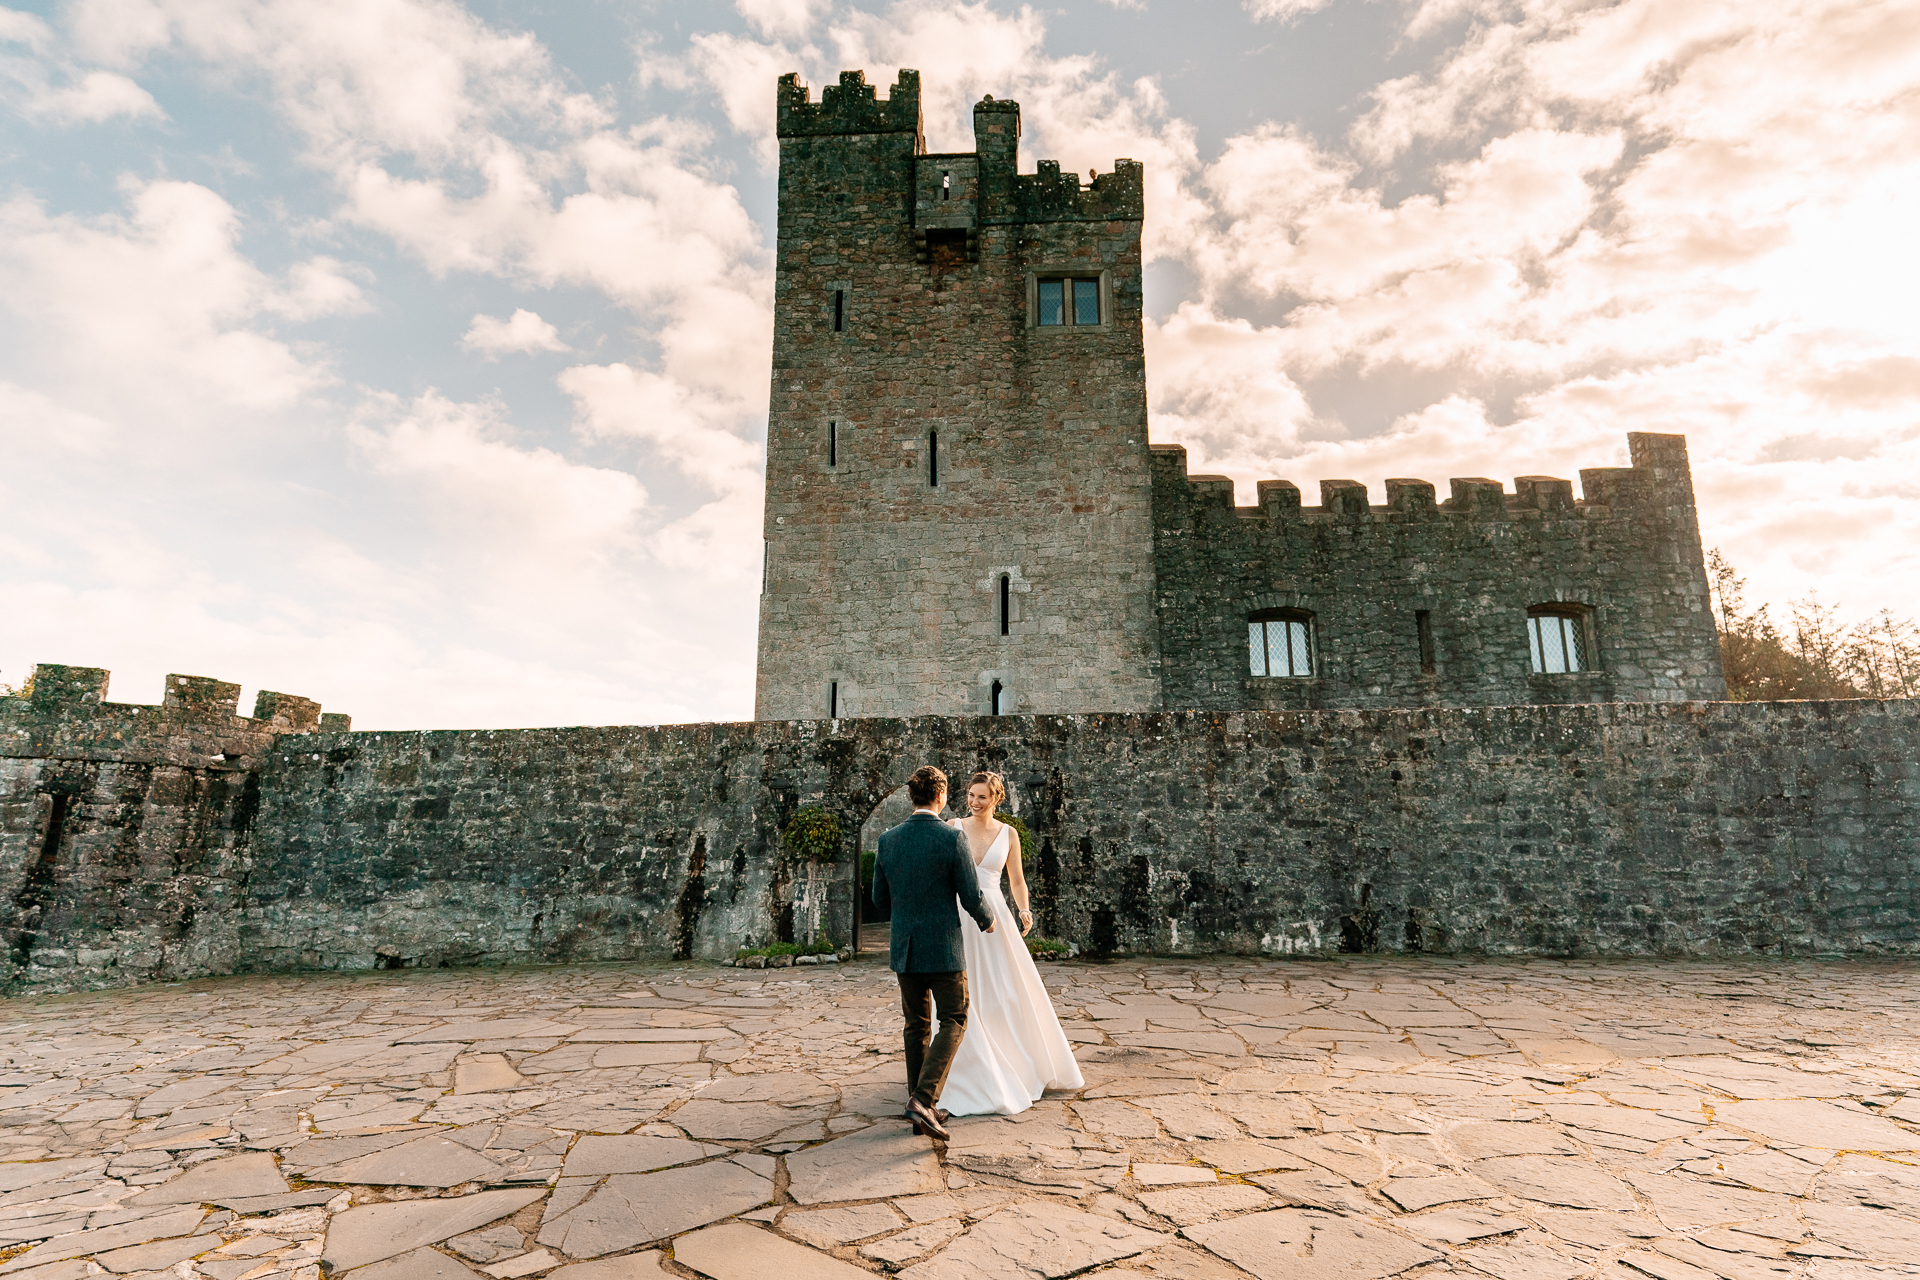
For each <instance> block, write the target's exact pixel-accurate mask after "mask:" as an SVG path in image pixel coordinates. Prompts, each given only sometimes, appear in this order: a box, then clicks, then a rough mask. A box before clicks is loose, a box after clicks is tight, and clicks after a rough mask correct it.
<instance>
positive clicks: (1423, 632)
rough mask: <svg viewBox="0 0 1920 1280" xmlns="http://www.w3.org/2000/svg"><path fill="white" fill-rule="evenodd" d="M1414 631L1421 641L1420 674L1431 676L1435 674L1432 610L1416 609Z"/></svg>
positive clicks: (1414, 612)
mask: <svg viewBox="0 0 1920 1280" xmlns="http://www.w3.org/2000/svg"><path fill="white" fill-rule="evenodd" d="M1413 629H1414V633H1415V634H1416V635H1417V636H1418V637H1419V639H1420V673H1421V674H1422V675H1429V676H1430V675H1432V674H1433V672H1434V661H1433V611H1432V610H1431V609H1415V610H1414V611H1413Z"/></svg>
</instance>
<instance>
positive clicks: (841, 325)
mask: <svg viewBox="0 0 1920 1280" xmlns="http://www.w3.org/2000/svg"><path fill="white" fill-rule="evenodd" d="M846 327H847V291H846V290H845V289H835V290H834V291H833V331H834V332H835V333H842V332H844V331H845V330H846Z"/></svg>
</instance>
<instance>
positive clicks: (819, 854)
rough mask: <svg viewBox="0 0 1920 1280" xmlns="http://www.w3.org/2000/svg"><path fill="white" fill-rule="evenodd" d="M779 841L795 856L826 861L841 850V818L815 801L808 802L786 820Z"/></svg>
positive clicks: (814, 860)
mask: <svg viewBox="0 0 1920 1280" xmlns="http://www.w3.org/2000/svg"><path fill="white" fill-rule="evenodd" d="M781 842H782V843H783V844H785V845H786V849H787V852H788V853H790V854H792V855H793V856H794V857H796V858H806V859H807V860H809V861H813V862H825V861H829V860H831V859H832V857H833V855H834V854H836V853H838V852H839V851H840V819H838V818H836V817H834V816H833V815H832V814H830V813H828V812H827V811H826V810H825V809H822V808H821V807H820V806H819V805H817V804H810V805H807V806H806V807H805V808H803V809H801V810H800V812H798V813H796V814H794V815H793V819H792V821H790V822H788V823H787V829H786V831H785V832H784V833H782V836H781Z"/></svg>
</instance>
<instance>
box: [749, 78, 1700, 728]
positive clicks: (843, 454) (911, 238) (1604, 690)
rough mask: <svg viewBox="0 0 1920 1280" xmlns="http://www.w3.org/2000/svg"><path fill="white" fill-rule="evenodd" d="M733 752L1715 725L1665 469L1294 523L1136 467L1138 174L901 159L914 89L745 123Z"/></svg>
mask: <svg viewBox="0 0 1920 1280" xmlns="http://www.w3.org/2000/svg"><path fill="white" fill-rule="evenodd" d="M777 94H778V134H779V143H780V180H779V181H780V186H779V232H778V241H777V244H778V255H779V256H778V265H777V268H776V270H777V275H776V281H775V327H774V346H773V378H772V389H771V399H770V412H769V424H768V432H767V498H766V517H765V537H766V572H765V580H764V583H763V587H762V594H761V605H760V638H759V680H758V688H757V693H756V711H755V714H756V716H757V718H759V719H762V720H789V719H805V718H816V717H817V718H825V719H838V718H842V717H855V716H911V715H949V716H960V715H1000V714H1010V713H1018V714H1041V713H1076V712H1093V711H1122V712H1126V711H1133V712H1138V711H1158V710H1163V709H1164V710H1179V709H1206V710H1220V711H1230V710H1263V709H1266V710H1274V709H1285V708H1342V707H1404V706H1423V705H1427V706H1432V705H1438V706H1466V705H1481V706H1485V705H1510V704H1522V703H1585V702H1612V701H1654V702H1675V701H1687V700H1701V699H1716V698H1722V697H1724V696H1725V693H1726V686H1725V682H1724V680H1723V678H1722V675H1721V670H1720V657H1719V645H1718V640H1717V637H1716V633H1715V630H1714V624H1713V615H1712V611H1711V609H1710V607H1709V601H1708V588H1707V579H1706V571H1705V567H1704V564H1703V561H1702V556H1701V542H1700V531H1699V522H1698V516H1697V513H1696V511H1695V507H1694V500H1693V486H1692V481H1691V477H1690V474H1689V470H1688V465H1687V453H1686V444H1685V441H1684V440H1683V439H1682V438H1681V437H1679V436H1670V435H1654V434H1647V433H1635V434H1633V435H1631V436H1629V437H1628V439H1629V443H1630V447H1631V454H1632V462H1633V465H1632V466H1631V467H1608V468H1595V469H1591V470H1583V471H1582V472H1581V473H1580V481H1581V495H1582V496H1581V498H1580V499H1576V498H1575V497H1574V494H1573V486H1572V484H1571V483H1570V482H1568V481H1566V480H1561V479H1555V478H1552V477H1546V476H1521V477H1519V478H1518V479H1517V480H1515V482H1514V492H1512V493H1511V494H1509V493H1507V492H1505V490H1504V488H1503V486H1502V485H1500V484H1499V483H1498V482H1497V481H1493V480H1487V479H1482V478H1477V477H1475V478H1467V479H1455V480H1453V481H1451V484H1450V491H1449V493H1448V496H1447V497H1446V498H1445V499H1444V500H1436V493H1435V490H1434V486H1433V485H1432V484H1429V483H1427V482H1425V481H1421V480H1389V481H1387V483H1386V489H1387V492H1386V495H1385V496H1386V503H1385V505H1373V504H1371V503H1370V502H1369V495H1368V493H1367V490H1366V487H1365V486H1363V485H1360V484H1357V483H1355V482H1353V481H1351V480H1324V481H1321V482H1320V486H1319V487H1320V492H1319V498H1320V503H1319V505H1318V506H1303V505H1302V503H1301V494H1300V491H1299V489H1298V488H1297V487H1295V486H1294V485H1293V484H1290V483H1288V482H1286V481H1284V480H1267V481H1262V482H1261V483H1260V484H1259V486H1258V492H1259V503H1258V504H1257V505H1256V506H1253V507H1236V506H1234V502H1233V486H1232V483H1231V482H1230V481H1228V480H1226V479H1225V478H1224V477H1220V476H1190V475H1188V474H1187V469H1186V453H1185V450H1183V449H1181V448H1179V447H1178V446H1175V445H1150V444H1149V443H1148V440H1147V407H1146V357H1145V351H1144V348H1143V345H1142V340H1141V319H1142V296H1141V252H1140V231H1141V224H1142V221H1143V219H1144V217H1145V199H1144V183H1143V174H1142V169H1141V166H1140V165H1139V164H1137V163H1136V162H1134V161H1132V160H1116V161H1115V162H1114V165H1113V168H1112V170H1111V171H1110V172H1108V173H1105V174H1101V175H1098V176H1096V177H1094V178H1093V179H1092V181H1091V182H1090V183H1089V184H1087V185H1086V186H1084V187H1083V186H1082V185H1081V183H1080V180H1079V177H1078V175H1076V174H1072V173H1062V172H1061V171H1060V166H1059V165H1058V164H1057V163H1053V162H1051V161H1045V160H1043V161H1041V162H1040V163H1039V165H1038V172H1037V173H1035V174H1031V175H1028V174H1022V173H1020V172H1019V141H1020V108H1019V105H1018V104H1017V103H1013V102H1007V101H999V100H995V99H993V98H991V97H988V98H985V99H983V100H982V101H981V102H979V103H978V104H977V105H976V106H975V107H974V109H973V126H974V150H973V151H970V152H956V153H930V152H928V151H927V150H926V138H925V134H924V131H923V129H922V123H921V111H920V77H919V73H918V72H915V71H905V70H903V71H901V72H900V75H899V79H898V81H897V82H896V83H895V84H894V85H893V87H892V89H891V91H890V92H889V94H888V96H887V97H886V98H884V99H883V98H880V97H878V96H877V95H876V93H875V91H874V89H873V88H872V87H871V86H869V85H868V84H867V83H866V78H865V76H864V75H863V74H862V73H860V72H844V73H842V74H841V76H840V82H839V83H838V84H837V85H828V86H826V87H825V88H824V89H823V90H822V92H821V95H820V101H818V102H814V101H811V100H810V97H809V94H808V91H807V89H806V87H805V86H804V85H802V84H801V83H800V81H799V78H798V77H797V76H794V75H788V76H784V77H782V78H781V80H780V83H779V86H778V90H777Z"/></svg>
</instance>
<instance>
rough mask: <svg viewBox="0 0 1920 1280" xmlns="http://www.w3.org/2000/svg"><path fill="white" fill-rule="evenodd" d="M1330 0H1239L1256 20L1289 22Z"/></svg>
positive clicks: (1317, 8)
mask: <svg viewBox="0 0 1920 1280" xmlns="http://www.w3.org/2000/svg"><path fill="white" fill-rule="evenodd" d="M1331 3H1332V0H1241V7H1242V8H1244V9H1245V10H1246V11H1247V13H1248V14H1249V15H1251V16H1252V18H1253V19H1254V20H1255V21H1256V22H1260V21H1266V22H1291V21H1293V20H1294V19H1295V18H1298V17H1301V16H1302V15H1304V14H1309V13H1317V12H1319V11H1320V10H1321V9H1324V8H1326V7H1327V6H1328V5H1329V4H1331Z"/></svg>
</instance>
